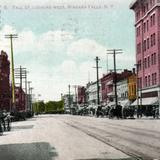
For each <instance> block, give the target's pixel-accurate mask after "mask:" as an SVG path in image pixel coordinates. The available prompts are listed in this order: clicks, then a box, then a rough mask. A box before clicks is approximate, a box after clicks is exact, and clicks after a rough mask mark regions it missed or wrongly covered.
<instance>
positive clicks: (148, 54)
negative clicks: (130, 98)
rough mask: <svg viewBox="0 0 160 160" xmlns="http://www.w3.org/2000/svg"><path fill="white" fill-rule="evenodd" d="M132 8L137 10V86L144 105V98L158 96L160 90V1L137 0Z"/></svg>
mask: <svg viewBox="0 0 160 160" xmlns="http://www.w3.org/2000/svg"><path fill="white" fill-rule="evenodd" d="M130 9H132V10H133V11H134V12H135V30H136V35H135V36H136V64H137V71H138V72H137V74H138V75H137V76H138V80H137V84H138V86H137V87H138V97H140V104H141V105H143V100H144V98H145V100H144V101H145V102H146V101H147V99H146V98H151V97H157V98H158V93H159V90H160V43H159V41H160V18H159V17H160V1H159V0H145V1H144V0H143V1H142V0H135V1H133V3H132V4H131V5H130ZM148 105H150V104H149V102H148Z"/></svg>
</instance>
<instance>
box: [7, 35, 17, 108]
mask: <svg viewBox="0 0 160 160" xmlns="http://www.w3.org/2000/svg"><path fill="white" fill-rule="evenodd" d="M5 38H9V39H10V43H11V74H12V105H13V108H11V110H12V109H15V107H16V106H15V105H16V104H15V79H14V57H13V41H12V40H13V38H18V35H17V34H7V35H5Z"/></svg>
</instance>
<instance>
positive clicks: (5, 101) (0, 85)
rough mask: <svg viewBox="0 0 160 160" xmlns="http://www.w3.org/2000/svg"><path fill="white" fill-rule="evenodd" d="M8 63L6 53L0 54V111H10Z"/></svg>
mask: <svg viewBox="0 0 160 160" xmlns="http://www.w3.org/2000/svg"><path fill="white" fill-rule="evenodd" d="M9 75H10V62H9V60H8V55H7V54H6V52H4V51H1V54H0V110H4V109H5V110H7V111H9V110H10V97H11V94H10V93H11V92H10V83H9Z"/></svg>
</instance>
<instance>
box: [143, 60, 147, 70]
mask: <svg viewBox="0 0 160 160" xmlns="http://www.w3.org/2000/svg"><path fill="white" fill-rule="evenodd" d="M144 68H147V58H145V59H144Z"/></svg>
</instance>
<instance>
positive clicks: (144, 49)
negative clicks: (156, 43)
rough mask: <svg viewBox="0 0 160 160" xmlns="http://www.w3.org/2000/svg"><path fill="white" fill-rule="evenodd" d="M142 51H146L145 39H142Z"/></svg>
mask: <svg viewBox="0 0 160 160" xmlns="http://www.w3.org/2000/svg"><path fill="white" fill-rule="evenodd" d="M143 51H146V40H144V41H143Z"/></svg>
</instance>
